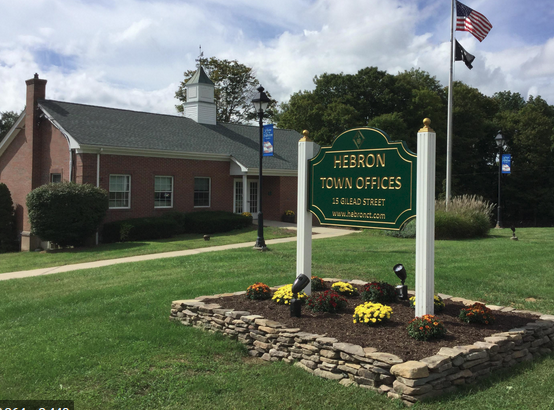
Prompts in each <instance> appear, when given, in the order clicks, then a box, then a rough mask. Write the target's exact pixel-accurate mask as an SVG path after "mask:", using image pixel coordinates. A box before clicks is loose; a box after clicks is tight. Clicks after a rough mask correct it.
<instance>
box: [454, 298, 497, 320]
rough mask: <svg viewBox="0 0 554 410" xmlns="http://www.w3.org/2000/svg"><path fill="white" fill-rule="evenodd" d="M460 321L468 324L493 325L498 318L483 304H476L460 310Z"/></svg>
mask: <svg viewBox="0 0 554 410" xmlns="http://www.w3.org/2000/svg"><path fill="white" fill-rule="evenodd" d="M459 318H460V320H461V321H462V322H466V323H481V324H484V325H492V324H493V323H494V322H495V320H496V318H495V317H494V315H493V314H492V311H491V310H490V309H489V308H488V307H486V306H485V305H484V304H482V303H474V304H473V305H471V306H468V307H466V308H463V309H462V310H460V316H459Z"/></svg>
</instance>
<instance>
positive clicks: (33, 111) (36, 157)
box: [19, 74, 46, 251]
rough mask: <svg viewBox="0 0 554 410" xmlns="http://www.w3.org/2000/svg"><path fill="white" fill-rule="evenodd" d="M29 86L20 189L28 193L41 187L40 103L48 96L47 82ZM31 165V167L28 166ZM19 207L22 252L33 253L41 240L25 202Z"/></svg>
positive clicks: (35, 82)
mask: <svg viewBox="0 0 554 410" xmlns="http://www.w3.org/2000/svg"><path fill="white" fill-rule="evenodd" d="M25 84H27V100H26V106H25V140H26V141H25V145H24V147H22V148H21V150H20V152H21V155H22V156H23V160H24V163H25V167H24V170H22V172H23V173H25V175H24V176H23V175H20V177H21V180H20V182H19V186H20V189H21V190H22V191H24V192H26V193H28V192H31V191H32V190H33V189H35V188H37V187H38V186H40V185H41V178H40V167H41V145H42V144H41V139H40V132H39V128H40V126H39V120H40V111H39V108H38V101H40V100H44V98H45V96H46V80H41V79H39V78H38V74H35V76H34V78H32V79H30V80H27V81H25ZM27 164H29V165H30V167H29V166H28V165H27ZM19 205H21V206H22V208H23V209H22V214H23V215H22V216H23V221H22V231H21V250H22V251H32V250H34V249H36V248H37V247H38V246H40V239H39V238H38V237H36V236H34V235H31V224H30V222H29V215H28V211H27V205H26V204H25V201H22V202H21V203H20V204H19Z"/></svg>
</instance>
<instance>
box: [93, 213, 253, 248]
mask: <svg viewBox="0 0 554 410" xmlns="http://www.w3.org/2000/svg"><path fill="white" fill-rule="evenodd" d="M250 225H252V216H247V215H239V214H234V213H232V212H225V211H203V212H190V213H184V212H177V211H173V212H168V213H165V214H164V215H162V216H159V217H147V218H133V219H124V220H122V221H114V222H109V223H107V224H104V226H103V228H102V242H104V243H113V242H128V241H143V240H151V239H163V238H171V237H172V236H173V235H180V234H183V233H199V234H203V235H205V234H214V233H221V232H229V231H232V230H235V229H242V228H246V227H248V226H250Z"/></svg>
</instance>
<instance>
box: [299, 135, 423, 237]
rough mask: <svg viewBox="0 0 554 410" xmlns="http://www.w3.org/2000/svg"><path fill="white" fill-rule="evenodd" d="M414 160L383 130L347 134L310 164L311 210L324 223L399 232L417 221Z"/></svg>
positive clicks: (323, 149)
mask: <svg viewBox="0 0 554 410" xmlns="http://www.w3.org/2000/svg"><path fill="white" fill-rule="evenodd" d="M415 160H416V158H415V155H414V154H413V153H411V152H410V151H408V150H407V149H406V147H405V146H404V144H403V143H402V142H389V140H388V137H387V136H386V134H384V133H383V132H382V131H380V130H376V129H367V128H366V129H357V130H351V131H347V132H345V133H344V134H341V135H340V136H339V137H337V138H336V139H335V141H334V143H333V146H332V147H324V148H322V149H321V150H320V152H319V153H318V155H317V156H316V157H315V158H314V159H312V160H311V161H310V163H311V164H310V165H311V166H310V171H311V187H310V210H311V211H312V212H313V213H314V214H315V215H316V216H317V217H318V219H319V220H320V222H321V223H323V224H333V225H347V226H363V227H368V228H370V227H371V228H378V229H399V228H400V227H401V226H402V224H403V223H404V222H406V221H407V220H408V219H410V218H412V217H413V216H415Z"/></svg>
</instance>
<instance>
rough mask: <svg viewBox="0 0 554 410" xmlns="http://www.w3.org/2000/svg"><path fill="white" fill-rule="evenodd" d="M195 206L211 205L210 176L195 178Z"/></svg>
mask: <svg viewBox="0 0 554 410" xmlns="http://www.w3.org/2000/svg"><path fill="white" fill-rule="evenodd" d="M194 206H197V207H209V206H210V178H194Z"/></svg>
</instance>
